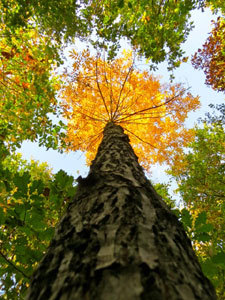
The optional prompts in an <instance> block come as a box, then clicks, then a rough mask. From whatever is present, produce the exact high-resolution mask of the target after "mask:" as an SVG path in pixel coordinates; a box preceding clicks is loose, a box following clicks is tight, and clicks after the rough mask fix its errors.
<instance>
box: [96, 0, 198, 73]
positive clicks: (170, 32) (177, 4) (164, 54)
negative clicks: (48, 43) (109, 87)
mask: <svg viewBox="0 0 225 300" xmlns="http://www.w3.org/2000/svg"><path fill="white" fill-rule="evenodd" d="M196 6H198V1H183V0H180V1H158V0H157V1H145V0H141V1H136V0H119V1H110V0H101V1H93V7H94V12H95V14H96V16H97V20H96V23H97V34H98V36H99V37H101V38H102V40H103V41H109V42H113V44H112V52H113V51H114V50H115V48H116V46H117V41H118V40H119V39H120V38H123V37H126V38H127V39H128V40H129V41H130V42H131V45H132V46H133V47H134V48H135V49H137V50H138V52H139V53H140V54H142V55H144V56H145V57H146V58H147V59H149V60H150V61H151V62H153V63H156V64H157V63H159V62H162V61H164V60H166V59H167V60H168V62H169V65H170V67H169V69H170V70H172V69H173V68H174V67H175V66H176V63H177V61H179V60H180V59H181V57H182V55H183V51H182V50H181V44H182V43H183V42H184V41H185V40H186V38H187V36H188V34H189V32H190V30H191V29H192V23H191V22H189V17H190V12H191V10H192V9H194V8H196ZM102 40H101V39H98V40H97V43H98V42H99V43H101V41H102Z"/></svg>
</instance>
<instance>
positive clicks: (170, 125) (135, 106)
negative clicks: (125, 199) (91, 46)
mask: <svg viewBox="0 0 225 300" xmlns="http://www.w3.org/2000/svg"><path fill="white" fill-rule="evenodd" d="M71 58H72V59H73V70H72V71H71V72H70V73H65V74H64V79H65V80H66V84H65V86H64V89H63V92H62V95H61V96H62V98H63V101H64V105H63V107H64V114H65V117H66V118H67V120H68V132H67V143H68V149H72V150H78V149H79V150H82V151H86V150H87V158H88V161H89V162H90V160H91V159H93V158H94V156H95V154H96V150H97V147H98V145H99V143H100V140H101V137H102V131H103V128H104V127H105V125H106V124H107V123H108V122H114V123H116V124H120V125H121V126H122V127H123V128H124V129H125V131H126V133H127V134H128V135H129V137H130V140H131V144H132V146H133V148H134V150H135V152H136V154H137V156H138V157H139V159H140V162H141V163H142V165H144V166H145V167H146V168H149V165H150V164H151V163H155V162H159V163H161V162H163V161H167V162H169V161H170V159H171V157H172V154H173V152H174V151H175V150H178V149H179V147H181V145H182V144H183V143H186V142H187V141H189V140H190V138H191V137H192V132H191V131H188V130H186V129H185V128H184V121H185V119H186V117H187V113H188V112H189V111H191V110H194V109H196V108H198V106H199V100H198V97H196V98H194V97H193V96H192V95H191V94H190V93H186V91H185V89H184V88H183V87H182V86H181V85H180V84H174V85H166V84H164V85H163V84H161V83H160V81H159V79H158V78H156V77H154V76H153V75H151V74H149V73H148V72H147V71H140V70H138V69H137V68H136V66H135V61H134V57H133V56H132V53H131V52H124V53H123V56H122V57H121V58H117V59H116V60H114V61H113V62H107V61H106V60H105V59H104V58H101V57H100V56H97V57H94V56H91V55H90V53H89V52H88V51H83V53H82V55H80V54H78V53H77V52H75V51H72V53H71Z"/></svg>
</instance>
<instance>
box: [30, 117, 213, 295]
mask: <svg viewBox="0 0 225 300" xmlns="http://www.w3.org/2000/svg"><path fill="white" fill-rule="evenodd" d="M26 299H29V300H30V299H32V300H56V299H57V300H83V299H84V300H86V299H87V300H89V299H90V300H114V299H115V300H123V299H124V300H139V299H141V300H147V299H152V300H165V299H167V300H175V299H177V300H178V299H179V300H186V299H187V300H191V299H199V300H205V299H216V296H215V292H214V288H213V287H212V285H211V283H210V282H209V280H208V279H207V278H206V277H204V275H203V273H202V271H201V268H200V265H199V263H198V261H197V258H196V256H195V254H194V252H193V250H192V247H191V242H190V240H189V239H188V238H187V236H186V234H185V232H184V229H183V227H182V225H181V224H180V223H179V221H178V220H177V218H176V217H175V216H174V214H173V213H172V212H171V210H170V209H169V208H168V207H167V206H166V204H165V203H164V202H163V201H162V200H161V198H160V197H159V196H158V195H157V194H156V192H155V191H154V189H153V187H152V185H151V184H150V183H149V181H148V180H147V178H146V177H145V175H144V172H143V170H142V168H141V167H140V165H139V164H138V159H137V157H136V155H135V154H134V152H133V150H132V148H131V146H130V144H129V139H128V137H127V135H125V134H124V132H123V129H122V128H121V127H120V126H118V125H114V124H113V123H109V124H108V125H107V126H106V128H105V131H104V138H103V141H102V143H101V145H100V147H99V149H98V153H97V156H96V158H95V160H94V161H93V163H92V166H91V168H90V172H89V175H88V176H87V178H85V179H82V178H80V180H79V186H78V192H77V195H76V197H75V199H74V201H73V202H72V203H71V204H70V205H69V207H68V210H67V213H66V214H65V216H64V217H63V218H62V220H61V222H60V224H59V226H58V228H57V230H56V233H55V236H54V238H53V240H52V242H51V245H50V247H49V249H48V251H47V253H46V255H45V256H44V258H43V260H42V261H41V263H40V265H39V267H38V269H37V270H36V272H35V273H34V276H33V279H32V282H31V286H30V289H29V291H28V295H27V298H26Z"/></svg>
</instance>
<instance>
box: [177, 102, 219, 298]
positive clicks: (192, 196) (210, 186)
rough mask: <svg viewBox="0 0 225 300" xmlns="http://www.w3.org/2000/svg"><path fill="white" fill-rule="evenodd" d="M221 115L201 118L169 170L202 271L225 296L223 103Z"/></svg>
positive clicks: (183, 219)
mask: <svg viewBox="0 0 225 300" xmlns="http://www.w3.org/2000/svg"><path fill="white" fill-rule="evenodd" d="M217 109H218V111H220V114H219V115H218V114H217V115H215V116H213V115H212V114H209V115H208V117H207V118H206V119H205V120H203V121H202V123H203V125H204V127H203V128H201V127H199V128H196V129H195V131H196V136H195V141H193V142H192V143H190V145H189V148H188V149H189V151H188V152H185V153H183V154H182V155H178V157H176V159H175V160H174V165H173V167H172V169H171V174H172V175H173V178H175V179H176V181H177V183H178V191H179V192H180V194H181V196H182V199H183V201H184V205H185V207H186V208H187V209H188V211H187V210H186V209H184V211H183V213H181V215H179V216H180V217H181V219H182V221H183V222H184V223H185V224H186V229H187V231H188V232H189V236H190V237H191V239H192V241H193V245H194V248H195V250H196V252H197V254H198V257H199V259H200V262H201V264H202V267H203V270H204V272H205V274H206V275H207V276H208V277H209V278H210V279H211V280H212V282H213V283H214V285H215V286H216V288H217V293H218V297H219V299H224V296H225V290H224V279H225V277H224V274H225V264H224V262H225V236H224V232H225V221H224V220H225V206H224V197H225V190H224V183H225V176H224V174H225V172H224V171H225V169H224V156H225V144H224V142H223V141H224V140H225V133H224V105H220V106H217Z"/></svg>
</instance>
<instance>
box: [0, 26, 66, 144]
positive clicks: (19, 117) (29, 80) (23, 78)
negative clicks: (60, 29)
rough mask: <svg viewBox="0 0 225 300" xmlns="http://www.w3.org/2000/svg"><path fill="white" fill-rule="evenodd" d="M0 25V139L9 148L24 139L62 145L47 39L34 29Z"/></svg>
mask: <svg viewBox="0 0 225 300" xmlns="http://www.w3.org/2000/svg"><path fill="white" fill-rule="evenodd" d="M0 27H1V29H2V38H1V41H0V58H1V59H0V97H1V99H2V101H1V104H0V141H3V142H4V144H5V145H6V146H7V148H8V149H9V150H10V149H12V150H15V148H16V147H20V145H21V143H22V141H23V140H26V139H28V140H31V141H35V140H39V144H40V145H45V146H46V147H47V148H53V149H56V148H58V147H59V146H62V145H63V143H62V139H63V137H64V133H63V131H64V127H65V126H64V124H63V123H62V122H61V123H60V122H57V123H56V124H54V122H53V121H52V116H54V115H57V114H59V113H60V111H59V107H58V104H57V100H56V90H57V87H58V84H59V82H58V80H57V78H56V77H54V76H52V71H53V68H54V64H53V60H54V59H55V57H56V55H55V53H54V51H53V49H52V48H51V44H50V40H49V39H48V38H46V37H43V36H40V35H39V34H38V33H37V31H36V30H35V29H29V30H28V29H27V30H23V29H21V28H20V29H16V30H14V32H12V31H10V30H9V29H8V28H6V27H5V25H4V24H0Z"/></svg>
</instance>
